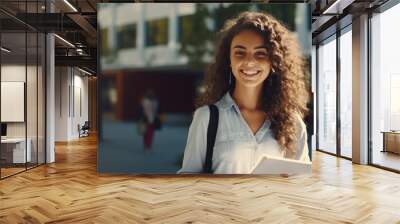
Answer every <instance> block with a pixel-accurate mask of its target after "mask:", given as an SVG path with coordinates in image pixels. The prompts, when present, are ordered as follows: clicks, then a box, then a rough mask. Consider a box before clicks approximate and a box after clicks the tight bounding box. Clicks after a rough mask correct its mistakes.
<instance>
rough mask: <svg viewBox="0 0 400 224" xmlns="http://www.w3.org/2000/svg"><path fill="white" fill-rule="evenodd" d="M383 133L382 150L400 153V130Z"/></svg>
mask: <svg viewBox="0 0 400 224" xmlns="http://www.w3.org/2000/svg"><path fill="white" fill-rule="evenodd" d="M381 133H383V150H382V152H392V153H397V154H400V131H382V132H381Z"/></svg>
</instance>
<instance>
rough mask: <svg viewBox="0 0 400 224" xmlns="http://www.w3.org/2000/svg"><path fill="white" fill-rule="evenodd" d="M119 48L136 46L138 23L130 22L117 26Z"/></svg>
mask: <svg viewBox="0 0 400 224" xmlns="http://www.w3.org/2000/svg"><path fill="white" fill-rule="evenodd" d="M117 40H118V43H117V46H118V49H126V48H135V47H136V24H128V25H124V26H121V27H118V28H117Z"/></svg>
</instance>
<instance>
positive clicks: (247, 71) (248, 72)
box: [239, 69, 261, 78]
mask: <svg viewBox="0 0 400 224" xmlns="http://www.w3.org/2000/svg"><path fill="white" fill-rule="evenodd" d="M239 71H240V73H242V74H243V75H244V76H245V77H248V78H253V77H256V76H257V75H259V74H260V72H261V70H254V69H251V70H250V69H239Z"/></svg>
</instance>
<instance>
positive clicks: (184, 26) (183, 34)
mask: <svg viewBox="0 0 400 224" xmlns="http://www.w3.org/2000/svg"><path fill="white" fill-rule="evenodd" d="M178 26H179V28H178V40H177V41H178V42H185V40H187V39H188V38H190V37H189V34H190V33H191V32H192V30H193V28H194V27H193V15H185V16H180V17H179V19H178Z"/></svg>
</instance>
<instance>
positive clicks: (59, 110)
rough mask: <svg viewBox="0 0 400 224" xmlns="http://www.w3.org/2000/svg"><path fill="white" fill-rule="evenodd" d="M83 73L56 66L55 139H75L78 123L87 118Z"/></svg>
mask: <svg viewBox="0 0 400 224" xmlns="http://www.w3.org/2000/svg"><path fill="white" fill-rule="evenodd" d="M83 75H84V74H83V73H82V72H80V71H79V70H78V69H76V68H72V67H56V85H55V120H56V122H55V123H56V132H55V140H56V141H69V140H73V139H77V138H78V137H79V135H78V134H79V133H78V124H80V125H81V126H82V125H83V124H84V123H85V121H87V120H88V118H89V115H88V105H89V103H88V78H87V76H83ZM80 106H81V108H79V107H80ZM80 109H81V111H80Z"/></svg>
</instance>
